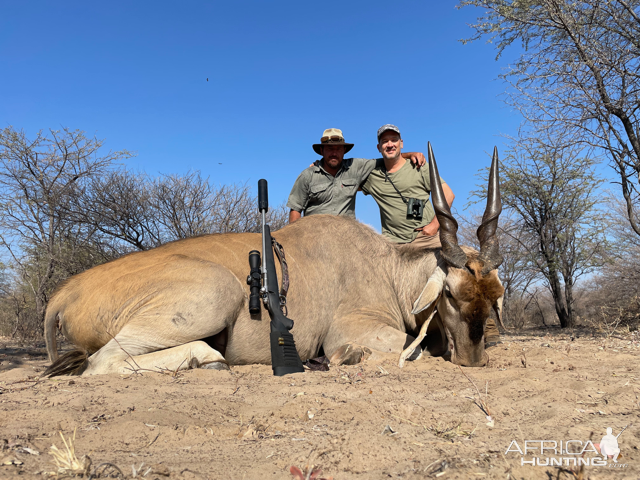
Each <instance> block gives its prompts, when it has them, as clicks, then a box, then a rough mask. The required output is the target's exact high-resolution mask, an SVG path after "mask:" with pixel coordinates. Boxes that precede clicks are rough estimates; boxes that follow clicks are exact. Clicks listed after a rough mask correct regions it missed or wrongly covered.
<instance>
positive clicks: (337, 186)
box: [287, 158, 376, 217]
mask: <svg viewBox="0 0 640 480" xmlns="http://www.w3.org/2000/svg"><path fill="white" fill-rule="evenodd" d="M375 166H376V161H375V160H366V159H364V158H347V159H344V160H342V166H341V167H340V170H338V173H336V176H335V177H334V176H333V175H331V174H330V173H328V172H327V171H326V170H325V169H324V168H322V166H315V165H312V166H311V167H309V168H307V169H305V170H303V171H302V173H301V174H300V175H299V176H298V179H297V180H296V182H295V183H294V184H293V188H292V189H291V193H290V194H289V200H288V201H287V207H289V208H290V209H291V210H295V211H296V212H304V215H305V216H307V215H317V214H319V213H328V214H331V215H344V216H347V217H355V216H356V193H358V189H359V188H360V187H361V186H362V184H363V183H364V181H365V180H366V179H367V177H368V176H369V173H371V171H372V170H373V169H374V167H375Z"/></svg>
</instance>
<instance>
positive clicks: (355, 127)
mask: <svg viewBox="0 0 640 480" xmlns="http://www.w3.org/2000/svg"><path fill="white" fill-rule="evenodd" d="M456 3H457V2H455V1H450V0H442V1H434V0H431V1H424V0H421V1H399V2H395V4H392V3H391V2H380V1H371V0H368V1H348V2H339V3H335V4H330V3H326V2H325V3H322V2H304V1H299V0H298V1H295V2H293V1H286V2H285V1H235V2H195V1H189V2H165V1H153V2H151V1H146V2H143V1H136V2H124V1H119V2H86V1H83V2H79V1H65V2H50V1H28V2H16V1H13V0H11V1H1V2H0V8H1V11H2V14H1V15H0V69H1V74H0V93H1V97H0V98H1V99H2V101H1V102H0V126H2V127H5V126H8V125H13V126H14V127H15V128H18V129H24V130H25V131H26V132H27V133H28V134H29V135H33V134H34V133H35V132H36V131H37V130H39V129H47V128H59V127H60V126H66V127H69V128H73V129H76V128H77V129H82V130H85V131H86V132H88V133H89V134H95V135H96V136H98V137H99V138H105V139H106V140H107V142H106V145H107V148H108V149H112V150H119V149H129V150H132V151H135V152H136V153H137V156H136V157H135V158H133V159H131V160H130V161H128V165H129V166H131V167H133V168H136V169H140V170H144V171H146V172H148V173H151V174H157V173H185V172H187V171H188V170H200V171H202V172H203V173H204V174H205V175H208V176H210V178H211V179H212V180H213V181H214V182H215V183H218V184H220V183H234V182H235V183H244V182H247V183H248V184H249V185H251V186H252V187H255V186H256V185H257V181H258V179H260V178H266V179H267V180H268V181H269V187H270V191H269V197H270V200H271V203H272V204H276V203H280V202H282V201H286V198H287V196H288V194H289V191H290V189H291V186H292V185H293V182H294V181H295V179H296V177H297V176H298V174H299V173H300V172H301V171H302V170H303V169H304V168H306V167H307V166H308V165H309V164H310V163H311V162H312V161H313V160H315V159H316V158H317V155H316V154H315V153H314V152H313V150H312V149H311V145H312V144H313V143H316V142H318V141H319V139H320V137H321V134H322V131H323V130H324V129H325V128H329V127H336V128H341V129H342V130H343V131H344V134H345V137H346V140H347V141H348V142H352V143H355V147H354V149H353V150H352V154H350V155H353V156H358V157H365V158H374V157H376V156H377V154H378V152H377V151H376V149H375V144H376V135H375V132H376V130H377V128H378V127H379V126H380V125H382V124H385V123H394V124H396V125H398V126H399V127H400V129H401V131H402V136H403V139H404V145H405V148H404V150H405V151H411V150H413V151H422V152H426V149H427V141H431V142H432V145H433V148H434V152H435V155H436V158H437V160H438V162H439V168H440V173H441V175H442V176H443V178H445V179H446V180H447V182H448V183H449V185H450V186H451V187H452V188H453V190H454V192H455V193H456V194H457V201H456V206H457V207H458V209H460V208H461V207H462V206H463V205H464V203H466V200H467V196H468V193H469V192H470V191H471V190H472V189H473V188H474V185H475V183H476V178H475V173H476V172H477V170H478V169H479V168H481V167H482V166H484V165H487V164H488V162H489V159H488V157H487V155H486V152H490V151H491V150H492V148H493V145H494V144H497V145H498V148H501V146H502V143H503V140H502V139H501V138H500V137H499V134H500V133H511V134H514V133H516V130H517V127H518V124H519V123H520V119H519V117H518V116H517V115H516V114H515V113H513V112H511V111H510V110H509V108H508V107H506V106H505V105H504V104H503V103H502V101H501V100H500V97H499V95H500V93H501V92H502V91H503V90H504V88H505V86H504V84H503V83H502V82H501V81H499V80H496V77H497V76H498V74H499V73H500V72H501V69H502V68H504V67H505V66H506V62H507V60H506V59H501V60H500V61H498V62H496V61H495V50H494V48H493V46H492V45H487V44H486V43H484V41H481V42H475V43H473V44H470V45H462V44H461V43H460V42H459V41H458V40H459V39H461V38H463V37H467V36H469V35H470V34H471V30H470V29H469V28H468V27H467V26H466V24H467V23H469V22H472V21H474V19H475V17H476V16H477V15H478V14H479V13H480V12H478V11H475V10H473V9H464V10H456V9H455V5H456ZM514 53H517V52H514ZM207 78H208V79H209V80H208V81H207ZM358 195H359V196H358V200H357V204H358V207H357V215H358V218H359V219H360V220H362V221H364V222H366V223H369V224H372V225H374V226H376V227H377V228H379V224H380V222H379V216H378V209H377V206H376V205H375V202H374V201H373V200H372V199H371V198H369V197H365V196H364V195H362V194H358Z"/></svg>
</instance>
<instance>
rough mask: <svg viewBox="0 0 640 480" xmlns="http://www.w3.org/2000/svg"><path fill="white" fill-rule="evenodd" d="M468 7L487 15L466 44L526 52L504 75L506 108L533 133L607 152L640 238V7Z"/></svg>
mask: <svg viewBox="0 0 640 480" xmlns="http://www.w3.org/2000/svg"><path fill="white" fill-rule="evenodd" d="M465 6H476V7H480V8H482V9H483V10H484V15H482V16H480V17H479V18H478V21H477V23H475V24H473V25H471V28H472V29H473V30H474V31H475V34H474V36H472V37H471V38H469V39H467V40H465V41H473V40H476V39H479V38H482V37H485V38H488V40H489V41H490V42H493V43H495V45H496V48H497V51H498V57H500V55H501V54H502V53H503V52H504V51H505V49H507V48H508V47H510V46H512V45H513V44H514V43H515V44H520V45H522V47H523V48H524V50H525V52H524V53H523V54H522V55H521V56H520V57H519V59H518V60H517V61H516V62H515V63H514V64H513V65H511V66H510V68H509V69H508V71H507V72H506V73H505V74H504V75H502V78H503V79H505V80H506V81H507V82H508V83H510V85H511V86H512V88H511V89H510V90H509V91H508V95H507V97H506V98H507V102H508V103H510V104H512V105H514V106H515V107H516V108H517V109H518V110H519V111H520V112H521V113H522V114H523V115H524V117H525V119H526V122H527V123H528V124H529V126H530V127H532V128H534V129H537V130H540V131H544V130H548V129H550V128H554V129H558V130H559V131H560V132H561V134H562V135H564V136H566V137H567V138H568V139H570V140H569V141H577V142H580V143H581V144H582V145H585V146H591V147H595V148H597V149H601V150H602V151H604V152H605V155H606V157H607V158H608V159H609V161H610V163H611V166H612V167H613V169H614V170H615V171H616V172H617V175H618V178H619V183H620V186H621V192H622V195H623V197H624V200H625V204H626V217H627V221H628V222H629V223H630V225H631V227H632V228H633V230H634V232H635V233H636V234H637V235H640V223H638V212H637V208H638V207H637V205H638V196H639V193H640V190H639V188H640V183H639V182H640V126H639V125H640V118H639V117H638V115H639V110H640V0H608V1H603V0H461V1H460V3H459V8H460V7H465Z"/></svg>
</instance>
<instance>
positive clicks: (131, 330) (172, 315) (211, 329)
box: [52, 255, 246, 375]
mask: <svg viewBox="0 0 640 480" xmlns="http://www.w3.org/2000/svg"><path fill="white" fill-rule="evenodd" d="M170 260H171V261H169V262H166V263H164V264H163V265H158V268H157V269H155V268H154V269H149V270H147V271H146V272H145V276H146V278H148V280H146V282H145V284H144V286H143V287H141V288H139V289H137V290H135V291H134V293H132V294H131V295H130V296H129V297H128V299H127V301H128V303H129V304H131V305H134V306H135V307H134V308H130V309H128V310H127V311H126V321H123V323H124V326H123V327H122V328H121V329H119V331H117V332H116V333H115V334H113V333H111V332H109V330H108V326H107V325H104V328H105V329H106V332H107V335H108V337H111V340H109V341H108V342H107V343H106V344H105V345H104V346H102V348H100V349H99V350H98V351H96V352H95V353H94V354H93V355H91V356H90V357H89V358H88V360H87V363H86V365H84V366H83V368H82V369H80V370H82V374H83V375H92V374H100V373H110V372H118V373H126V372H131V371H132V370H135V369H136V368H144V369H150V370H158V369H168V370H175V369H178V368H189V366H195V365H198V366H202V365H212V364H214V363H218V364H220V365H224V364H226V361H225V359H224V357H223V355H222V354H221V353H220V352H219V351H217V350H215V349H213V348H211V347H210V346H209V345H207V343H205V342H204V341H201V340H203V339H207V338H210V337H212V336H215V335H217V334H219V333H220V332H222V331H223V330H225V329H227V330H228V331H229V330H231V329H232V328H233V325H234V324H235V322H236V319H237V317H238V315H239V313H240V312H241V310H242V309H243V308H244V307H245V304H246V298H245V291H244V288H243V286H242V285H241V284H240V282H239V281H238V279H237V278H236V277H235V275H233V273H231V272H230V271H229V270H228V269H227V268H225V267H223V266H221V265H218V264H215V263H211V262H204V261H200V260H194V259H190V258H188V257H184V256H178V255H176V256H172V257H171V259H170ZM94 310H95V312H94V314H96V312H99V311H100V305H97V306H96V307H95V309H94ZM123 315H125V314H121V315H120V317H119V319H120V320H121V319H122V316H123ZM101 328H102V327H101ZM54 365H55V364H54ZM52 367H53V366H52ZM78 373H79V372H78Z"/></svg>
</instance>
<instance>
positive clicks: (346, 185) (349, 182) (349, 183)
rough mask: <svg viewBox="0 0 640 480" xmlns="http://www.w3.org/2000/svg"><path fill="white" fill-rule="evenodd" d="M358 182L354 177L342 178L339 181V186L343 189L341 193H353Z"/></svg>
mask: <svg viewBox="0 0 640 480" xmlns="http://www.w3.org/2000/svg"><path fill="white" fill-rule="evenodd" d="M359 186H360V184H359V183H358V180H357V179H355V178H344V179H342V181H341V182H340V188H342V189H343V193H349V194H354V195H355V193H356V192H357V191H358V187H359Z"/></svg>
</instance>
